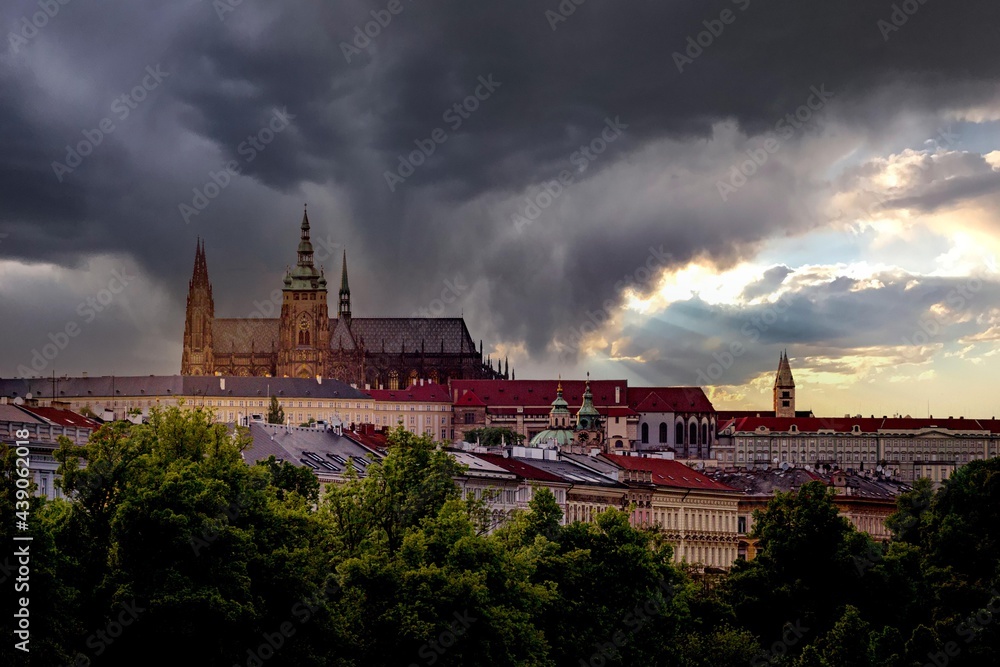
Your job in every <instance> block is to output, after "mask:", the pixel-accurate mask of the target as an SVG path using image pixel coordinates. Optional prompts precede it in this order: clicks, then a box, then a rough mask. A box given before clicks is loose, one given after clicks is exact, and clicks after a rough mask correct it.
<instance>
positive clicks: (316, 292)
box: [276, 211, 330, 378]
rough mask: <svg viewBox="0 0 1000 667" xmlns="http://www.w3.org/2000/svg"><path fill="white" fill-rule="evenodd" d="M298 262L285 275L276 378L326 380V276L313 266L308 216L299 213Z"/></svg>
mask: <svg viewBox="0 0 1000 667" xmlns="http://www.w3.org/2000/svg"><path fill="white" fill-rule="evenodd" d="M300 229H301V233H300V239H299V249H298V261H297V262H296V264H295V267H294V268H293V269H291V270H290V271H289V272H288V273H286V274H285V286H284V289H283V290H282V302H281V321H280V324H279V328H278V363H277V369H276V370H277V375H278V376H279V377H299V378H307V377H315V376H317V375H322V376H324V377H326V376H327V375H328V373H327V368H326V366H327V361H328V357H329V353H330V311H329V310H328V309H327V303H326V276H325V275H324V274H323V271H322V270H320V269H317V268H316V267H315V266H314V265H313V246H312V242H311V241H310V240H309V215H308V213H307V212H305V211H303V213H302V225H301V227H300Z"/></svg>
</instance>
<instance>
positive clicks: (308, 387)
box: [184, 375, 368, 398]
mask: <svg viewBox="0 0 1000 667" xmlns="http://www.w3.org/2000/svg"><path fill="white" fill-rule="evenodd" d="M220 380H224V381H225V388H223V383H222V382H220ZM184 390H185V393H186V394H188V395H194V394H195V393H197V395H199V396H200V395H205V396H255V395H256V396H267V395H268V393H270V394H271V395H276V396H279V397H280V396H295V397H296V398H298V397H304V396H309V397H312V398H368V395H367V394H365V393H364V392H363V391H360V390H358V389H354V388H353V387H351V385H349V384H346V383H344V382H341V381H339V380H329V379H324V380H323V381H322V382H317V381H316V380H315V379H314V378H267V377H215V376H211V375H191V376H185V377H184Z"/></svg>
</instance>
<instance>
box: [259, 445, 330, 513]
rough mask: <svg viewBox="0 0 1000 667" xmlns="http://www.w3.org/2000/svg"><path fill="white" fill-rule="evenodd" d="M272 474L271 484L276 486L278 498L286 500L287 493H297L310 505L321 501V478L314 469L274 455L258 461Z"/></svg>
mask: <svg viewBox="0 0 1000 667" xmlns="http://www.w3.org/2000/svg"><path fill="white" fill-rule="evenodd" d="M257 465H258V466H261V467H263V468H265V469H266V470H267V472H268V474H269V475H270V476H271V486H273V487H274V488H275V493H276V495H277V497H278V500H284V498H285V494H286V493H297V494H299V495H300V496H302V497H303V498H305V499H306V501H307V502H308V503H309V504H310V505H315V504H316V503H317V502H319V479H317V478H316V475H315V474H313V471H312V470H310V469H309V468H305V467H303V466H297V465H295V464H293V463H289V462H288V461H278V460H277V459H276V458H275V457H274V456H273V455H271V456H269V457H268V458H267V460H266V461H258V462H257Z"/></svg>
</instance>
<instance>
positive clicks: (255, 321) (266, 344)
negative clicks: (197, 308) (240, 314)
mask: <svg viewBox="0 0 1000 667" xmlns="http://www.w3.org/2000/svg"><path fill="white" fill-rule="evenodd" d="M279 324H280V320H277V319H269V320H265V319H261V318H253V317H251V318H243V319H235V318H234V319H220V318H216V319H215V320H213V321H212V349H214V350H215V351H216V352H221V353H224V354H225V353H228V352H232V351H233V350H234V349H235V351H237V352H249V351H250V347H251V345H252V346H253V349H254V350H255V351H257V352H270V351H271V345H272V343H273V344H274V349H275V350H277V349H278V326H279Z"/></svg>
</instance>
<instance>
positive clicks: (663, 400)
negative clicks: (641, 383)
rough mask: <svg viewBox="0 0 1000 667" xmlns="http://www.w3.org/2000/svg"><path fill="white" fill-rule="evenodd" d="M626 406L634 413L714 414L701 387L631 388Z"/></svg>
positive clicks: (713, 407) (710, 403) (713, 408)
mask: <svg viewBox="0 0 1000 667" xmlns="http://www.w3.org/2000/svg"><path fill="white" fill-rule="evenodd" d="M628 404H629V406H630V407H631V408H632V409H633V410H635V411H636V412H715V406H713V405H712V402H711V401H710V400H708V396H706V395H705V391H704V390H703V389H702V388H701V387H631V388H630V389H629V390H628Z"/></svg>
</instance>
